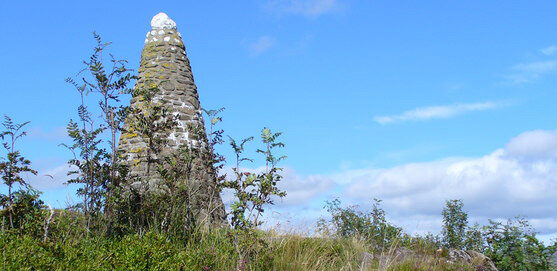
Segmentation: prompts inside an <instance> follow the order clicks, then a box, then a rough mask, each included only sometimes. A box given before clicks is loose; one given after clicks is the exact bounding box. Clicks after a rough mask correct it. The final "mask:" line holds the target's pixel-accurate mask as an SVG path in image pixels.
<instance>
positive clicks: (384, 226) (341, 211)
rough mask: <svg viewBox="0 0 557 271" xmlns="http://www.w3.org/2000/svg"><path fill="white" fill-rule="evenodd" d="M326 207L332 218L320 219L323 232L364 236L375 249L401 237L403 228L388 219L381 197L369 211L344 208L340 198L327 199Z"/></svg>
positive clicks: (319, 224)
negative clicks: (382, 206)
mask: <svg viewBox="0 0 557 271" xmlns="http://www.w3.org/2000/svg"><path fill="white" fill-rule="evenodd" d="M325 209H326V210H327V212H328V213H329V214H330V215H331V219H330V220H329V221H327V220H325V219H320V221H319V222H318V228H319V229H320V231H321V232H322V233H325V234H327V233H329V232H332V233H333V234H334V235H335V236H339V237H359V238H363V239H365V240H367V241H369V242H371V243H372V244H373V245H374V246H375V249H384V248H387V247H389V246H391V245H392V244H393V242H395V241H397V240H399V239H400V237H401V233H402V229H401V228H399V227H396V226H394V225H392V224H391V223H389V222H388V221H387V219H386V217H385V211H384V210H383V209H382V208H381V200H379V199H374V203H373V205H372V210H371V211H370V212H368V213H366V212H362V211H358V210H356V206H349V207H346V208H343V207H341V201H340V200H339V199H334V200H332V201H327V202H326V206H325Z"/></svg>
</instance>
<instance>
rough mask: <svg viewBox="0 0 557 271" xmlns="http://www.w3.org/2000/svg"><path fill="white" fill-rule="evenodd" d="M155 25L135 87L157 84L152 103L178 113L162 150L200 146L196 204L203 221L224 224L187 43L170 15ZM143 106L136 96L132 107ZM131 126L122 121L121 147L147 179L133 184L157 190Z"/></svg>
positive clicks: (138, 174)
mask: <svg viewBox="0 0 557 271" xmlns="http://www.w3.org/2000/svg"><path fill="white" fill-rule="evenodd" d="M151 26H152V28H153V29H152V30H151V31H149V32H148V33H147V37H146V39H145V45H144V47H143V51H142V54H141V62H140V67H139V70H138V79H137V82H136V85H135V88H136V89H138V88H143V87H148V86H158V88H159V90H160V91H159V92H158V93H157V94H156V95H155V97H154V99H153V101H155V102H160V103H161V104H163V105H164V106H165V108H166V109H167V110H168V112H169V113H171V114H174V115H175V116H177V125H176V126H175V127H174V128H173V129H172V130H171V131H168V132H167V133H165V134H163V135H161V136H162V137H163V138H166V144H165V146H166V147H165V149H164V150H163V152H162V153H169V152H171V151H173V150H176V149H177V148H178V147H179V146H181V145H187V146H189V147H190V148H193V149H195V150H196V151H195V152H194V153H196V157H195V159H194V162H193V170H192V171H193V174H192V176H193V180H190V182H191V186H192V187H193V188H192V190H193V191H195V195H194V197H195V198H194V199H193V202H195V203H196V204H198V205H199V206H197V207H198V208H199V212H200V214H201V215H202V216H203V217H202V219H207V220H208V221H209V222H210V224H215V223H218V224H221V223H223V222H224V221H225V220H224V219H225V218H224V207H223V204H222V199H221V197H220V194H219V192H218V191H217V189H216V175H215V171H214V169H213V168H212V167H211V166H210V165H209V164H208V163H207V161H208V159H210V156H209V151H208V144H207V136H206V134H205V128H204V123H203V117H202V111H201V106H200V103H199V97H198V93H197V87H196V85H195V83H194V79H193V74H192V71H191V67H190V62H189V59H188V57H187V54H186V49H185V46H184V43H183V41H182V38H181V35H180V33H179V32H178V31H177V28H176V24H175V23H174V21H172V20H171V19H170V18H168V16H167V15H166V14H164V13H159V14H157V15H156V16H155V17H154V18H153V20H152V21H151ZM141 104H142V101H141V98H140V97H134V98H132V100H131V104H130V106H131V107H132V108H141V106H142V105H141ZM129 127H130V125H129V117H128V120H126V123H125V124H124V130H125V131H127V132H124V133H123V134H122V136H121V137H120V142H119V148H120V150H121V151H123V153H124V154H125V156H126V161H127V163H128V165H129V166H130V174H131V176H133V177H139V178H140V179H141V180H143V182H141V183H137V182H136V183H132V184H129V185H130V186H132V187H134V188H137V187H139V186H142V187H140V188H141V189H156V187H157V182H158V180H159V179H160V176H158V173H157V172H156V170H153V169H152V168H151V169H150V170H148V169H147V161H146V149H147V144H146V140H145V139H144V138H142V137H141V136H140V135H138V134H136V133H134V131H133V129H129ZM191 127H198V128H200V129H201V131H202V133H201V136H196V135H195V134H194V133H192V132H191ZM146 181H147V182H146ZM145 184H147V185H145ZM145 186H146V187H145ZM141 189H139V190H141ZM207 210H214V211H207ZM209 214H210V215H209Z"/></svg>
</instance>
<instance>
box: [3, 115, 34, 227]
mask: <svg viewBox="0 0 557 271" xmlns="http://www.w3.org/2000/svg"><path fill="white" fill-rule="evenodd" d="M27 124H29V122H24V123H15V122H13V120H12V119H11V118H10V117H8V116H4V121H3V122H2V126H3V129H4V130H3V131H0V138H1V139H2V140H3V142H2V145H3V146H4V148H5V149H6V151H7V154H6V157H5V158H1V159H0V177H1V178H2V181H3V182H4V184H5V185H6V186H7V187H8V194H7V195H2V194H0V206H2V208H3V210H2V213H1V215H0V216H1V217H2V220H3V221H2V229H4V220H5V218H6V217H7V218H8V226H9V228H10V229H19V228H21V227H22V226H23V221H24V220H26V216H27V212H26V211H27V210H28V209H29V208H31V209H33V208H32V206H35V205H39V206H40V205H41V203H40V202H39V201H38V200H37V199H38V195H36V193H34V192H33V191H32V188H31V187H30V186H29V184H28V183H27V182H26V181H25V179H24V178H23V177H22V174H23V173H26V172H27V173H31V174H33V175H37V171H36V170H34V169H32V168H31V161H29V160H28V159H26V158H25V157H23V156H22V155H21V153H20V152H19V151H18V150H17V149H16V143H17V141H18V140H19V139H21V138H22V137H24V136H25V135H26V134H27V132H25V131H23V130H22V129H23V128H24V127H25V126H26V125H27ZM14 185H16V186H18V187H14ZM14 189H17V190H15V191H14ZM35 196H36V197H35ZM30 198H32V199H31V200H27V199H30Z"/></svg>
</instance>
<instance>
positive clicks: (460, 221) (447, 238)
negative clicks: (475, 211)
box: [442, 200, 468, 249]
mask: <svg viewBox="0 0 557 271" xmlns="http://www.w3.org/2000/svg"><path fill="white" fill-rule="evenodd" d="M463 206H464V203H462V200H448V201H446V202H445V208H444V209H443V213H442V215H443V230H442V235H443V243H444V245H445V246H446V247H448V248H454V249H463V248H464V243H465V239H466V228H467V226H468V214H466V213H465V212H464V211H463V210H462V207H463Z"/></svg>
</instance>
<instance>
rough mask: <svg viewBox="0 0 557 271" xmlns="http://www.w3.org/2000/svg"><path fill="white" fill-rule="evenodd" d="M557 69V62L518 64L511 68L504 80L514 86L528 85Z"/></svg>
mask: <svg viewBox="0 0 557 271" xmlns="http://www.w3.org/2000/svg"><path fill="white" fill-rule="evenodd" d="M556 68H557V61H553V60H545V61H536V62H529V63H520V64H517V65H514V66H512V67H511V71H512V72H511V74H509V75H507V76H506V79H507V80H509V81H510V82H511V83H514V84H521V83H528V82H532V81H535V80H537V79H539V78H540V77H541V76H542V75H545V74H548V73H550V72H552V71H554V70H555V69H556Z"/></svg>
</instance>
